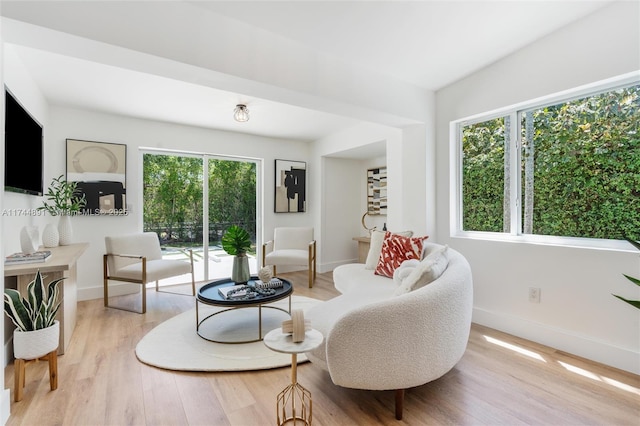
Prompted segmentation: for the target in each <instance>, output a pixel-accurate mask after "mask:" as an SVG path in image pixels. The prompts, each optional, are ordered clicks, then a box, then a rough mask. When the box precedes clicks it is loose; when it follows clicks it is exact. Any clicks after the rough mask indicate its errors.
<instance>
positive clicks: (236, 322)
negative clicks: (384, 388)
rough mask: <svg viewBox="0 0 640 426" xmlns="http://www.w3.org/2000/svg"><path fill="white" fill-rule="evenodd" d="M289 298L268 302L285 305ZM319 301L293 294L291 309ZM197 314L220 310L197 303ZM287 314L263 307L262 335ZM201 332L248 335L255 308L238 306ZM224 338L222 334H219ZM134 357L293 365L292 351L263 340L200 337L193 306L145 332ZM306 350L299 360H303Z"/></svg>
mask: <svg viewBox="0 0 640 426" xmlns="http://www.w3.org/2000/svg"><path fill="white" fill-rule="evenodd" d="M288 300H289V299H288V298H287V299H284V300H281V301H279V302H276V303H273V304H271V305H269V306H279V307H281V308H284V309H287V308H288V303H289V302H288ZM317 303H320V301H319V300H316V299H311V298H308V297H303V296H293V297H292V304H291V306H292V309H302V310H305V311H306V310H307V309H309V308H311V307H312V306H314V305H315V304H317ZM199 310H200V319H201V320H202V318H204V317H205V316H206V315H209V314H210V313H213V312H215V311H218V310H220V309H217V308H215V307H210V306H206V305H203V304H199ZM285 319H289V316H288V314H286V313H285V312H282V311H279V310H275V309H268V308H264V307H263V309H262V335H263V336H264V335H265V334H267V333H268V332H269V331H270V330H273V329H275V328H278V327H281V325H282V321H284V320H285ZM200 333H201V334H203V335H205V336H211V337H214V338H215V339H216V340H222V339H224V340H227V339H228V340H231V339H233V340H249V339H251V338H257V335H258V310H257V308H247V309H236V310H234V311H229V312H225V313H222V314H219V315H217V316H215V317H213V318H210V319H209V320H207V321H205V322H204V323H203V324H202V325H201V327H200ZM221 337H222V339H221ZM136 356H137V357H138V359H139V360H140V361H142V362H144V363H145V364H149V365H152V366H155V367H159V368H164V369H167V370H181V371H244V370H264V369H268V368H276V367H284V366H287V365H291V355H289V354H282V353H278V352H274V351H272V350H270V349H269V348H267V347H266V346H265V345H264V343H263V342H262V341H258V342H253V343H237V344H235V343H234V344H225V343H214V342H210V341H208V340H205V339H203V338H202V337H200V336H199V335H198V334H197V333H196V310H195V308H194V309H191V310H189V311H187V312H184V313H182V314H180V315H177V316H175V317H173V318H171V319H169V320H167V321H165V322H163V323H162V324H160V325H158V326H157V327H156V328H154V329H153V330H151V331H150V332H149V333H147V335H146V336H144V337H143V338H142V340H140V342H139V343H138V345H137V346H136ZM306 359H307V358H306V357H305V356H304V354H300V355H298V362H301V361H306Z"/></svg>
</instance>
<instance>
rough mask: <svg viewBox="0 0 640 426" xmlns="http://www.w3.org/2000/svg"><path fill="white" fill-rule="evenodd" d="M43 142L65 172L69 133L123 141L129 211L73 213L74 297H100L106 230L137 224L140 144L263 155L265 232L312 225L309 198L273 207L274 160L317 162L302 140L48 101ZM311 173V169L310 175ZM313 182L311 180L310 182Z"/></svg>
mask: <svg viewBox="0 0 640 426" xmlns="http://www.w3.org/2000/svg"><path fill="white" fill-rule="evenodd" d="M47 137H48V141H47V144H48V146H49V147H50V148H49V153H48V155H47V165H48V169H49V173H50V174H53V175H58V174H60V173H65V171H66V170H65V162H64V161H65V146H66V145H65V144H66V139H67V138H72V139H81V140H89V141H96V142H111V143H124V144H126V145H127V204H128V205H130V206H131V207H132V211H131V214H130V215H129V216H116V217H110V216H77V217H73V218H72V223H73V227H74V240H75V241H86V242H89V243H90V248H89V249H88V250H87V252H85V254H84V255H83V256H82V257H81V258H80V261H79V262H78V299H79V300H86V299H92V298H99V297H102V266H101V265H102V254H103V253H104V237H105V235H118V234H124V233H128V232H138V231H140V230H141V223H142V220H141V215H142V210H141V206H142V202H141V199H140V197H141V188H140V186H139V182H140V181H141V170H140V166H141V154H140V150H139V148H140V147H151V148H161V149H174V150H184V151H191V152H202V153H208V154H220V155H231V156H240V157H250V158H256V159H260V160H262V161H263V176H262V178H263V183H264V185H263V194H262V197H263V204H264V209H263V212H262V215H263V216H264V224H265V227H264V229H263V235H264V238H265V239H270V238H271V236H272V235H273V228H274V227H276V226H310V225H312V221H313V219H312V218H313V214H312V211H313V210H314V209H315V208H316V207H315V206H314V203H313V201H312V200H311V201H310V202H309V203H308V206H307V207H308V210H307V212H305V213H295V214H294V213H287V214H284V213H279V214H275V213H273V198H274V189H273V183H274V160H275V159H276V158H278V159H290V160H298V161H306V162H307V168H308V169H309V171H311V172H312V171H313V170H314V169H315V168H316V167H317V166H316V163H315V161H314V160H313V159H312V158H311V156H310V152H311V149H310V145H309V144H308V143H305V142H296V141H290V140H276V139H269V138H263V137H257V136H252V135H247V134H240V133H231V132H221V131H215V130H208V129H203V128H196V127H188V126H179V125H175V124H168V123H161V122H154V121H148V120H139V119H134V118H128V117H120V116H113V115H106V114H100V113H95V112H88V111H83V110H77V109H70V108H64V107H59V106H52V107H51V109H50V125H49V132H48V136H47ZM311 176H313V175H311ZM309 183H312V182H309Z"/></svg>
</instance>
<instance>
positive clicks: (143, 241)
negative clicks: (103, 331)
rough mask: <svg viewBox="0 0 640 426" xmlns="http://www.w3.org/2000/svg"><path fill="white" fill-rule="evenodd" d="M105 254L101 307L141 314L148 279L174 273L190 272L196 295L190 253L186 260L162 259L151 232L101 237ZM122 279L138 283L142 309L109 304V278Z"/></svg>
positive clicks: (169, 275)
mask: <svg viewBox="0 0 640 426" xmlns="http://www.w3.org/2000/svg"><path fill="white" fill-rule="evenodd" d="M104 242H105V246H106V249H107V253H106V254H105V255H104V256H103V277H104V306H106V307H111V308H117V309H123V310H125V311H131V312H137V313H140V314H144V313H145V312H146V311H147V292H146V287H145V285H146V284H147V283H148V282H151V281H155V282H156V291H158V281H159V280H162V279H165V278H170V277H175V276H178V275H184V274H188V273H190V274H191V292H192V295H194V296H195V294H196V283H195V277H194V274H193V252H192V251H191V250H189V257H190V262H185V261H182V260H167V259H163V258H162V251H161V249H160V241H159V240H158V235H157V234H156V233H155V232H144V233H141V234H133V235H124V236H118V237H105V239H104ZM110 280H113V281H123V282H128V283H135V284H141V285H142V311H134V310H131V309H126V308H121V307H118V306H110V305H109V281H110Z"/></svg>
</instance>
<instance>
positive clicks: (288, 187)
mask: <svg viewBox="0 0 640 426" xmlns="http://www.w3.org/2000/svg"><path fill="white" fill-rule="evenodd" d="M306 172H307V163H306V162H304V161H290V160H276V173H275V175H276V176H275V209H274V211H275V212H276V213H301V212H304V211H306V206H307V190H306V186H307V183H306V179H307V176H306Z"/></svg>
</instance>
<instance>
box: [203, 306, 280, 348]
mask: <svg viewBox="0 0 640 426" xmlns="http://www.w3.org/2000/svg"><path fill="white" fill-rule="evenodd" d="M199 303H204V304H205V305H211V304H209V303H205V302H202V301H200V300H198V299H196V332H197V333H198V336H200V337H202V338H203V339H205V340H208V341H210V342H214V343H231V344H234V343H235V344H240V343H253V342H259V341H261V340H262V339H263V336H262V308H265V309H275V310H277V311H282V312H284V313H286V314H289V315H291V294H289V309H288V310H287V309H284V308H280V307H278V306H269V305H267V304H265V303H256V304H252V305H240V306H233V307H231V308H226V309H222V310H221V311H217V312H214V313H212V314H209V315H207V316H206V317H204V318H203V319H200V310H199V309H198V304H199ZM269 303H273V302H269ZM247 308H258V336H257V338H256V339H250V340H233V341H229V340H216V339H212V338H210V337H207V336H204V335H202V334H201V333H200V326H201V325H202V323H204V322H205V321H207V320H210V319H212V318H214V317H216V316H217V315H220V314H223V313H225V312H229V311H235V310H237V309H247Z"/></svg>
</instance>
